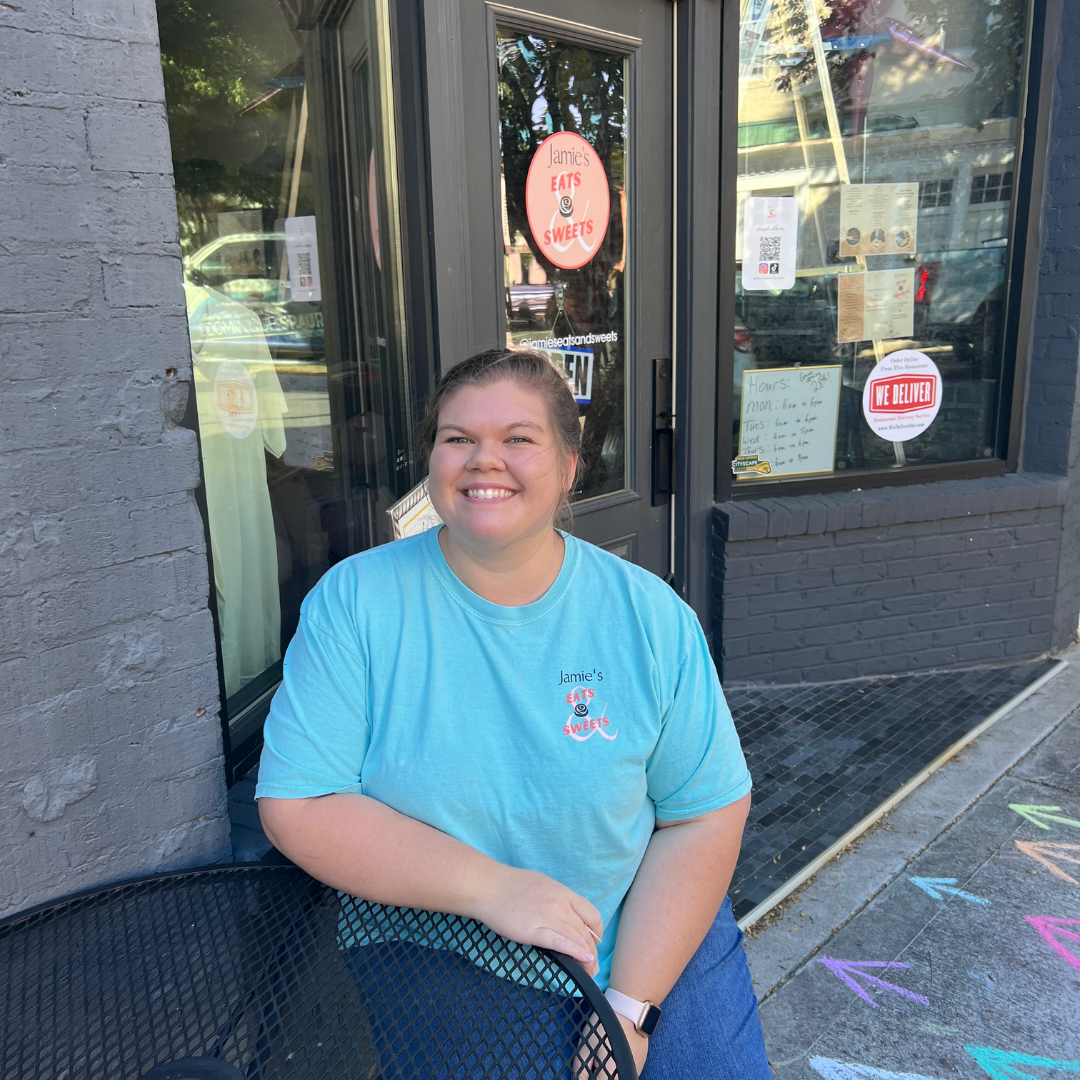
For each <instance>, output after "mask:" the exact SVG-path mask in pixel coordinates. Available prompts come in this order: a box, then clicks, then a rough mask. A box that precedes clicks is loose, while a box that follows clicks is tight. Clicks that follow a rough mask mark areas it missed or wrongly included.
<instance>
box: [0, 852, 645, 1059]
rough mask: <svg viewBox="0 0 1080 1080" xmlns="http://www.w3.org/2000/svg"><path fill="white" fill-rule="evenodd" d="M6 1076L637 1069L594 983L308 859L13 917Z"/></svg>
mask: <svg viewBox="0 0 1080 1080" xmlns="http://www.w3.org/2000/svg"><path fill="white" fill-rule="evenodd" d="M0 1017H2V1018H3V1024H2V1025H0V1029H2V1030H0V1076H5V1077H6V1076H13V1077H20V1078H21V1080H30V1078H35V1080H36V1078H42V1080H60V1078H61V1077H64V1076H66V1077H68V1078H70V1080H74V1078H76V1077H78V1078H80V1080H82V1078H85V1080H99V1078H100V1080H127V1078H130V1080H138V1078H140V1077H142V1076H144V1074H146V1073H147V1072H148V1071H150V1070H151V1069H152V1068H154V1067H155V1066H159V1065H162V1064H164V1063H167V1062H170V1061H176V1060H179V1059H183V1058H189V1057H199V1058H210V1059H216V1060H219V1061H221V1062H223V1063H227V1064H229V1065H231V1066H235V1067H236V1068H238V1069H239V1070H240V1072H241V1073H242V1074H243V1075H244V1076H245V1077H248V1078H253V1080H254V1078H259V1080H270V1078H271V1077H276V1076H286V1075H287V1076H289V1077H290V1078H297V1080H299V1078H304V1077H313V1078H314V1077H318V1078H320V1080H321V1078H338V1077H340V1078H343V1080H344V1078H346V1077H348V1078H359V1077H364V1078H366V1080H379V1078H381V1080H432V1078H436V1077H445V1078H447V1080H479V1078H481V1077H483V1078H491V1080H526V1078H529V1080H579V1078H583V1077H597V1078H604V1080H610V1078H614V1077H618V1078H619V1080H636V1074H635V1072H634V1066H633V1058H632V1056H631V1055H630V1052H629V1048H628V1046H627V1044H626V1040H625V1038H624V1036H623V1033H622V1029H621V1028H620V1027H619V1024H618V1022H617V1021H616V1018H615V1016H614V1014H613V1013H612V1012H611V1010H610V1007H609V1006H608V1004H607V1001H606V1000H605V999H604V997H603V995H602V994H601V993H600V991H599V989H598V988H597V986H596V984H595V983H594V982H593V981H592V979H590V978H589V977H588V976H587V975H586V974H585V973H584V972H583V971H582V969H581V968H580V967H579V966H578V965H577V964H575V963H574V962H573V961H572V960H570V959H569V958H567V957H561V956H557V955H555V954H550V953H546V952H543V951H541V950H538V949H534V948H530V947H527V946H522V945H517V944H515V943H513V942H510V941H507V940H506V939H505V938H501V937H499V936H498V935H497V934H495V933H493V932H492V931H491V930H489V929H488V928H487V927H485V926H483V925H481V924H480V923H477V922H475V921H473V920H471V919H462V918H459V917H457V916H450V915H441V914H435V913H432V912H424V911H414V910H410V909H403V908H391V907H385V906H380V905H376V904H369V903H367V902H365V901H360V900H355V899H353V898H351V897H343V896H342V895H341V894H339V893H337V892H335V890H333V889H330V888H328V887H327V886H325V885H322V884H320V883H319V882H316V881H315V880H314V879H312V878H311V877H309V876H308V875H307V874H305V873H304V872H303V871H301V870H299V869H298V868H297V867H293V866H265V865H251V864H247V865H244V866H236V867H226V868H220V867H214V868H207V869H204V870H198V871H186V872H182V873H177V874H169V875H163V876H158V877H155V878H146V879H140V880H138V881H133V882H127V883H124V884H122V885H117V886H113V887H110V888H108V889H102V890H98V891H93V892H88V893H83V894H79V895H76V896H73V897H69V898H67V899H66V900H63V901H58V902H56V903H54V904H51V905H48V906H43V907H41V908H37V909H34V910H33V911H30V912H26V913H22V914H20V915H18V916H15V917H13V918H10V919H7V920H5V921H4V922H3V923H0Z"/></svg>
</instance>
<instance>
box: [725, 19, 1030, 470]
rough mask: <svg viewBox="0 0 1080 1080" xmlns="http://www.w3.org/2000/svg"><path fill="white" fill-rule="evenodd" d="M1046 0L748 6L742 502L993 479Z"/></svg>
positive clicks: (740, 276) (740, 300) (742, 111)
mask: <svg viewBox="0 0 1080 1080" xmlns="http://www.w3.org/2000/svg"><path fill="white" fill-rule="evenodd" d="M1027 7H1028V5H1027V2H1026V0H932V2H931V0H855V2H847V3H839V4H838V3H832V2H826V0H743V2H742V24H741V35H740V55H739V146H738V214H739V222H738V229H737V235H738V240H737V250H736V264H735V274H734V280H733V281H732V282H731V286H729V287H733V288H734V289H735V297H736V300H735V305H736V329H735V342H734V365H733V378H734V386H733V389H734V402H735V409H734V432H733V435H734V439H733V448H732V449H733V453H732V457H733V459H734V461H733V465H732V470H733V472H734V474H735V476H736V479H737V484H738V485H741V484H744V483H748V482H759V483H760V482H767V481H770V480H779V479H783V478H785V477H791V476H803V477H813V476H824V475H827V474H829V473H833V472H835V471H836V470H856V471H858V470H875V469H876V470H880V469H884V468H895V467H912V466H919V465H932V464H943V463H949V462H961V461H970V460H984V459H992V458H995V457H997V456H998V455H999V447H998V445H997V430H998V423H997V417H998V408H999V396H1000V387H1001V372H1002V362H1003V355H1002V353H1003V338H1004V325H1003V324H1004V296H1005V286H1006V267H1007V265H1008V256H1009V242H1010V235H1011V225H1010V222H1011V207H1012V199H1013V191H1014V160H1015V157H1016V151H1017V142H1018V136H1019V120H1018V117H1019V110H1020V90H1021V84H1022V63H1023V54H1024V46H1025V40H1024V35H1025V30H1026V26H1027Z"/></svg>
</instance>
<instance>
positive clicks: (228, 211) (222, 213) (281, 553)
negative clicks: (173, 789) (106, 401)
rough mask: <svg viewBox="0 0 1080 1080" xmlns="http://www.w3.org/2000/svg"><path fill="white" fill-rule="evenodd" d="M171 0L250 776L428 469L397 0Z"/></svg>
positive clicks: (200, 349)
mask: <svg viewBox="0 0 1080 1080" xmlns="http://www.w3.org/2000/svg"><path fill="white" fill-rule="evenodd" d="M298 7H299V6H298V5H292V4H288V3H279V2H278V0H158V23H159V27H160V34H161V54H162V66H163V73H164V81H165V93H166V101H167V106H168V115H169V130H170V136H171V140H172V151H173V168H174V175H175V180H176V202H177V213H178V222H179V231H180V244H181V250H182V254H183V266H184V289H185V294H186V299H187V312H188V325H189V331H190V338H191V352H192V358H191V369H190V372H187V371H179V372H177V373H176V374H177V376H178V378H179V379H180V380H181V381H187V380H190V390H189V395H188V397H189V405H188V422H189V423H190V425H191V427H192V428H194V429H195V431H196V432H197V433H198V436H199V443H200V450H201V458H202V467H203V484H202V487H201V489H200V490H199V498H200V499H201V502H202V509H203V512H204V514H205V517H206V522H207V531H208V537H209V561H210V569H211V585H212V603H211V609H212V611H213V614H214V619H215V624H216V630H217V641H218V656H219V661H220V674H221V686H222V699H223V700H222V705H223V709H222V712H223V719H224V721H225V723H224V725H223V731H224V735H225V749H226V754H227V755H228V768H229V774H230V777H232V778H237V777H239V776H241V775H243V773H244V771H245V769H246V767H247V766H248V765H250V764H251V763H252V762H253V761H254V759H255V755H256V754H257V753H258V750H259V747H260V745H261V730H262V722H263V719H264V718H265V716H266V712H267V710H268V708H269V702H270V697H271V696H272V694H273V692H274V690H275V688H276V686H277V684H278V683H279V681H280V679H281V670H282V658H283V656H284V652H285V649H286V648H287V646H288V644H289V641H290V639H291V638H292V636H293V633H294V632H295V630H296V626H297V623H298V620H299V613H300V605H301V603H302V602H303V600H304V597H305V596H306V595H307V593H308V592H309V591H310V590H311V588H312V587H313V586H314V585H315V584H316V582H317V581H318V580H319V578H320V577H321V576H322V575H323V574H324V573H325V572H326V571H327V570H328V569H329V568H330V567H331V566H333V565H334V564H335V563H336V562H338V561H340V560H341V559H343V558H346V557H347V556H349V555H352V554H354V553H355V552H357V551H360V550H363V549H365V548H367V547H371V546H372V545H374V544H378V543H383V542H385V541H386V540H388V539H390V529H389V526H388V522H387V520H386V513H385V511H386V508H387V507H388V506H390V505H391V504H392V503H393V502H394V501H395V500H396V499H398V498H399V497H400V496H401V495H402V494H404V493H405V492H406V491H408V490H409V488H410V487H412V486H413V484H415V483H416V481H417V480H418V479H419V476H418V466H417V463H416V462H415V460H414V456H413V446H412V429H413V419H412V410H411V407H410V400H411V399H410V373H409V367H408V365H409V349H408V341H407V338H406V333H405V319H404V311H405V299H404V290H403V281H402V278H403V274H402V252H401V242H400V234H401V229H400V224H399V212H398V197H397V182H396V177H397V164H396V161H397V154H396V147H395V130H394V119H393V118H394V102H393V96H392V80H391V74H390V68H391V64H390V40H389V35H390V18H389V10H388V4H387V0H353V2H352V3H349V4H346V5H335V7H334V16H335V19H334V22H333V23H332V24H331V23H328V22H325V21H320V22H319V23H318V24H317V25H316V26H314V27H312V26H311V25H310V23H309V22H308V21H306V20H303V19H301V17H300V12H299V10H298Z"/></svg>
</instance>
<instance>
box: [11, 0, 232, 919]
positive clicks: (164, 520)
mask: <svg viewBox="0 0 1080 1080" xmlns="http://www.w3.org/2000/svg"><path fill="white" fill-rule="evenodd" d="M0 70H3V72H4V78H3V80H2V84H3V85H2V87H0V196H2V205H3V206H4V214H3V217H2V219H0V286H2V287H0V489H2V490H3V492H4V502H3V507H2V509H0V568H2V572H0V688H2V690H3V701H2V705H0V710H2V713H3V717H2V719H0V916H3V915H5V914H9V913H11V912H13V911H17V910H20V909H22V908H24V907H26V906H27V905H30V904H33V903H37V902H39V901H42V900H45V899H48V898H51V897H53V896H56V895H58V894H62V893H66V892H69V891H71V890H74V889H78V888H83V887H87V886H90V885H93V884H96V883H98V882H101V881H104V880H108V879H115V878H118V877H123V876H126V875H128V874H134V873H139V872H144V871H149V870H154V869H158V868H163V867H172V866H180V865H188V864H192V863H199V862H203V861H210V860H213V859H216V858H219V857H223V856H225V855H227V854H228V826H227V818H226V812H225V811H226V805H225V791H224V781H223V770H222V761H221V736H220V728H219V720H218V715H217V713H218V709H217V703H218V686H217V671H216V664H215V660H214V640H213V628H212V622H211V618H210V613H209V610H208V607H207V589H208V584H207V567H206V555H205V545H204V534H203V526H202V521H201V518H200V516H199V513H198V510H197V508H196V505H195V501H194V497H193V494H192V489H193V488H194V487H196V486H197V484H198V483H199V462H198V450H197V446H196V443H195V437H194V433H193V432H191V431H189V430H186V429H184V428H183V427H182V426H181V424H180V421H181V418H182V416H183V413H184V409H185V406H186V402H187V393H188V383H189V379H190V362H189V361H190V349H189V345H188V339H187V325H186V319H185V315H184V296H183V288H182V284H181V269H180V260H179V246H178V242H177V224H176V208H175V201H174V193H173V186H172V176H171V170H172V166H171V161H170V151H169V136H168V126H167V123H166V115H165V106H164V94H163V88H162V78H161V64H160V54H159V51H158V46H157V28H156V16H155V9H154V3H153V0H64V2H60V0H35V2H32V3H24V4H0Z"/></svg>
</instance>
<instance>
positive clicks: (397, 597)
mask: <svg viewBox="0 0 1080 1080" xmlns="http://www.w3.org/2000/svg"><path fill="white" fill-rule="evenodd" d="M439 532H440V530H439V529H431V530H429V531H427V532H425V533H422V534H420V535H419V536H416V537H410V538H408V539H405V540H399V541H397V542H395V543H393V544H389V545H385V546H383V547H380V548H376V549H374V550H372V551H368V552H364V553H363V554H360V555H355V556H353V557H352V558H349V559H346V560H345V561H344V562H342V563H339V564H338V565H337V566H335V567H334V568H332V569H331V570H330V571H329V572H328V573H327V574H326V575H325V576H324V577H323V579H322V580H321V581H320V582H319V584H318V585H317V586H316V587H315V589H314V590H313V591H312V592H311V593H310V594H309V596H308V598H307V600H306V601H305V602H304V608H303V612H302V615H301V620H300V627H299V629H298V631H297V633H296V636H295V637H294V638H293V640H292V643H291V644H290V646H289V650H288V653H287V654H286V657H285V665H284V668H285V671H284V680H283V683H282V686H281V688H280V689H279V690H278V693H277V695H276V696H275V698H274V702H273V705H272V707H271V710H270V716H269V718H268V719H267V721H266V727H265V729H264V736H265V745H264V749H263V754H262V762H261V764H260V768H259V785H258V789H257V791H256V796H257V797H258V798H262V797H267V796H268V797H271V798H283V799H289V798H308V797H314V796H318V795H325V794H329V793H332V792H360V793H362V794H365V795H369V796H371V797H372V798H374V799H377V800H379V801H380V802H382V803H384V804H386V805H387V806H391V807H393V808H394V809H395V810H398V811H400V812H401V813H403V814H407V815H408V816H409V817H413V818H416V819H417V820H420V821H424V822H426V823H427V824H429V825H431V826H433V827H435V828H437V829H440V830H442V831H443V832H445V833H448V834H449V835H451V836H454V837H456V838H457V839H459V840H461V841H463V842H464V843H466V844H469V845H471V846H472V847H474V848H476V849H477V850H479V851H482V852H483V853H485V854H486V855H489V856H490V857H492V858H494V859H497V860H499V861H500V862H503V863H506V864H509V865H511V866H516V867H520V868H524V869H529V870H536V871H540V872H542V873H544V874H547V875H548V876H550V877H552V878H554V879H555V880H557V881H560V882H562V883H563V884H564V885H566V886H568V887H569V888H571V889H573V890H574V891H575V892H578V893H579V894H580V895H582V896H584V897H586V898H587V899H588V900H590V901H591V902H592V903H593V904H595V905H596V907H597V908H598V910H599V911H600V914H601V915H602V917H603V920H604V937H603V939H602V941H601V942H600V944H599V946H598V959H599V962H600V973H599V975H598V976H597V981H598V983H599V984H600V985H601V986H606V985H607V979H608V976H609V972H610V969H611V954H612V950H613V948H614V944H615V936H616V932H617V930H618V919H619V910H620V907H621V904H622V901H623V897H624V896H625V895H626V891H627V890H628V889H629V887H630V885H631V883H632V882H633V880H634V875H635V874H636V872H637V868H638V865H639V864H640V862H641V859H642V856H643V855H644V852H645V847H646V845H647V844H648V842H649V837H650V836H651V835H652V832H653V828H654V822H655V819H656V818H660V819H662V820H666V821H678V820H684V819H687V818H692V817H696V816H698V815H700V814H705V813H708V812H709V811H710V810H715V809H718V808H719V807H722V806H726V805H728V804H729V803H732V802H735V801H736V800H737V799H740V798H742V796H744V795H745V794H746V793H747V792H748V791H749V790H750V774H749V773H748V772H747V769H746V763H745V761H744V759H743V755H742V751H741V749H740V747H739V740H738V736H737V735H736V733H735V727H734V724H733V723H732V719H731V713H730V712H729V711H728V707H727V704H726V703H725V701H724V696H723V692H722V691H721V689H720V684H719V682H718V680H717V677H716V670H715V668H714V666H713V662H712V659H711V657H710V656H709V652H708V647H707V645H706V642H705V637H704V634H703V633H702V631H701V627H700V625H699V624H698V621H697V617H696V616H695V615H694V613H693V611H692V610H691V609H690V608H689V607H687V606H686V604H684V603H683V602H682V600H680V599H679V598H678V597H677V596H676V595H675V593H674V592H673V591H672V589H671V588H669V587H668V586H667V585H666V584H665V583H664V582H663V581H661V580H660V579H659V578H657V577H654V576H653V575H652V574H649V573H648V572H647V571H645V570H642V569H641V568H639V567H636V566H634V565H632V564H630V563H627V562H624V561H623V560H621V559H619V558H617V557H615V556H614V555H611V554H609V553H608V552H605V551H602V550H601V549H600V548H597V547H594V546H592V545H591V544H586V543H584V542H582V541H579V540H575V539H574V538H573V537H569V536H568V537H567V538H566V555H565V558H564V560H563V566H562V569H561V571H560V573H559V576H558V577H557V578H556V580H555V582H554V583H553V585H552V586H551V588H550V589H549V590H548V591H547V593H546V594H545V595H544V596H543V597H541V599H539V600H537V601H536V602H535V603H532V604H527V605H525V606H523V607H501V606H499V605H497V604H493V603H490V602H489V601H487V600H484V599H482V598H481V597H479V596H477V595H476V594H475V593H473V592H472V591H471V590H470V589H468V588H467V587H466V586H465V585H463V584H462V583H461V581H459V580H458V578H457V577H456V576H455V575H454V573H453V572H452V571H451V570H450V568H449V566H448V565H447V563H446V560H445V558H444V557H443V554H442V551H441V549H440V546H439V539H438V536H439Z"/></svg>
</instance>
